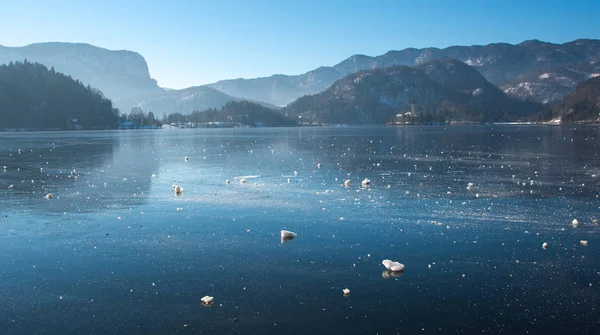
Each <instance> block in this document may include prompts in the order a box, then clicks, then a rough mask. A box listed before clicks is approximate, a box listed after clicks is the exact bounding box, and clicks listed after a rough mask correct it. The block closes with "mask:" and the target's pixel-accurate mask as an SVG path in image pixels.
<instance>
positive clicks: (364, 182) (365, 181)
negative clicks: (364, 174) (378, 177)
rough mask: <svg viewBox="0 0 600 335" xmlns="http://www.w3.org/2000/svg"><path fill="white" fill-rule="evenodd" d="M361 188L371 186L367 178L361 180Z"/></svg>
mask: <svg viewBox="0 0 600 335" xmlns="http://www.w3.org/2000/svg"><path fill="white" fill-rule="evenodd" d="M360 184H361V185H362V186H363V187H367V186H370V185H371V180H370V179H369V178H365V179H363V181H362V182H361V183H360Z"/></svg>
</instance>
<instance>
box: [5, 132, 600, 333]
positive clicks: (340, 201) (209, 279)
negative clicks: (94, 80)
mask: <svg viewBox="0 0 600 335" xmlns="http://www.w3.org/2000/svg"><path fill="white" fill-rule="evenodd" d="M19 149H20V151H19ZM185 156H188V158H189V160H188V161H187V162H186V161H185V160H184V157H185ZM319 163H320V164H322V167H321V168H318V167H317V164H319ZM2 166H6V170H5V171H4V170H3V169H2V168H1V167H2ZM40 168H42V170H40ZM295 171H296V172H297V174H296V173H294V172H295ZM153 175H155V177H153ZM599 175H600V128H598V127H593V126H589V127H583V126H577V127H537V126H522V127H521V126H493V127H490V126H468V127H454V126H452V127H374V128H368V127H363V128H295V129H226V130H225V129H223V130H212V129H211V130H152V131H123V132H68V133H28V134H0V297H1V298H2V303H1V304H0V334H199V333H214V334H225V333H233V334H254V333H257V334H258V333H261V334H307V333H313V334H325V333H336V334H338V333H339V334H350V333H352V334H360V333H362V334H396V333H405V334H416V333H419V334H432V333H435V334H449V333H458V334H474V333H477V334H480V333H493V334H496V333H501V334H548V333H564V332H572V333H580V334H597V333H598V330H599V329H600V321H599V320H600V318H599V317H600V310H599V308H600V307H599V306H600V258H599V256H600V226H598V225H596V224H594V223H593V220H594V219H600V198H599V196H600V176H599ZM241 178H244V179H246V183H245V184H241V183H240V179H241ZM364 178H369V179H370V180H371V182H372V184H371V186H370V187H368V188H363V187H361V181H362V180H363V179H364ZM288 179H289V182H288ZM345 179H350V180H351V186H350V187H348V188H346V187H344V185H343V184H344V180H345ZM226 180H230V181H231V184H229V185H227V184H226V183H225V181H226ZM469 183H473V186H472V187H471V188H470V189H467V186H468V184H469ZM173 184H178V185H181V186H182V187H183V188H184V192H183V194H182V195H180V196H177V195H176V194H175V193H174V191H173V189H172V185H173ZM48 193H52V194H53V198H52V199H51V200H48V199H46V198H45V195H46V194H48ZM574 218H577V219H578V220H579V222H580V226H579V227H577V228H575V227H573V226H572V224H571V222H572V220H573V219H574ZM282 229H287V230H291V231H294V232H296V233H297V234H298V236H297V237H296V238H295V239H294V240H292V241H289V242H287V243H284V244H282V243H281V240H280V236H279V235H280V230H282ZM580 240H587V241H588V245H587V246H583V245H581V244H580ZM544 242H548V243H549V247H548V248H547V249H544V248H542V243H544ZM383 259H392V260H395V261H399V262H401V263H403V264H405V266H406V270H405V271H404V273H401V274H399V275H395V276H390V274H389V273H386V272H385V271H384V270H385V268H384V267H383V266H382V265H381V261H382V260H383ZM344 288H349V289H350V290H351V293H350V295H349V296H348V297H345V296H344V295H343V293H342V289H344ZM205 295H210V296H214V303H213V305H212V306H210V307H203V306H202V305H201V303H200V299H201V298H202V297H203V296H205Z"/></svg>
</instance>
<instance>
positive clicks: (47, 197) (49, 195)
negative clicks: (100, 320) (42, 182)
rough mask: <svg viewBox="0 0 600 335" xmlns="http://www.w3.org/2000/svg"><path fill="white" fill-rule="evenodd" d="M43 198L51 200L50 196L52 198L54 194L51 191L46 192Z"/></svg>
mask: <svg viewBox="0 0 600 335" xmlns="http://www.w3.org/2000/svg"><path fill="white" fill-rule="evenodd" d="M45 198H46V199H48V200H51V199H52V198H54V196H53V195H52V193H48V194H46V196H45Z"/></svg>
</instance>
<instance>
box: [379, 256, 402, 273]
mask: <svg viewBox="0 0 600 335" xmlns="http://www.w3.org/2000/svg"><path fill="white" fill-rule="evenodd" d="M381 264H383V266H385V268H386V269H388V270H390V271H392V272H400V271H404V264H402V263H399V262H394V261H390V260H389V259H385V260H383V262H381Z"/></svg>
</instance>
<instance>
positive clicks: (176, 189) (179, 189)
mask: <svg viewBox="0 0 600 335" xmlns="http://www.w3.org/2000/svg"><path fill="white" fill-rule="evenodd" d="M173 190H175V194H177V195H181V193H183V187H181V186H179V185H173Z"/></svg>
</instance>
